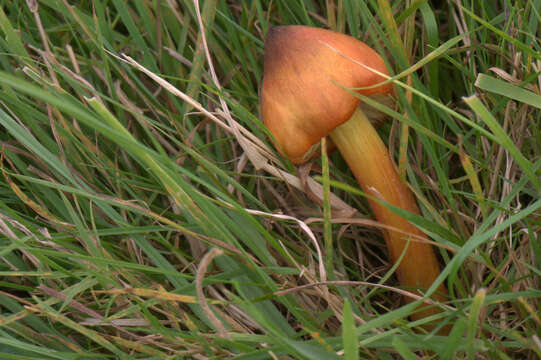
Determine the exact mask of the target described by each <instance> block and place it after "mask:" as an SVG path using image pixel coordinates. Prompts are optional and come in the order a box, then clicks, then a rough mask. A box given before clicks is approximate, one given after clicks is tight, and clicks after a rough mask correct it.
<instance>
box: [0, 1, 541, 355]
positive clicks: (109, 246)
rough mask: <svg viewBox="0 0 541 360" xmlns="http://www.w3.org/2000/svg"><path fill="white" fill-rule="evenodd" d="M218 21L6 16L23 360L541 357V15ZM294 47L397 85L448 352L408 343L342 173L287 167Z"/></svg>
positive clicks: (106, 5)
mask: <svg viewBox="0 0 541 360" xmlns="http://www.w3.org/2000/svg"><path fill="white" fill-rule="evenodd" d="M195 4H197V2H195V3H194V2H192V1H187V0H183V1H169V0H167V1H166V0H162V1H159V0H154V1H143V0H134V1H130V2H126V1H121V0H110V1H105V0H102V1H84V0H82V1H77V2H70V1H66V0H42V1H39V3H38V2H35V1H30V0H28V1H22V0H16V1H8V0H0V33H1V35H2V36H0V86H1V89H2V91H1V92H0V125H1V129H2V131H1V133H0V170H1V173H2V174H1V177H0V178H1V180H0V309H1V315H0V358H2V359H106V358H119V359H161V358H164V359H182V358H186V359H188V358H194V359H205V358H209V359H217V358H234V359H335V358H345V359H348V360H353V359H394V358H406V359H416V358H425V359H428V358H438V359H537V358H539V357H541V339H540V336H541V330H540V329H541V314H540V312H539V310H538V308H539V307H540V306H539V298H540V297H541V290H540V276H541V239H540V234H541V210H540V208H541V196H540V191H541V178H540V175H541V170H540V166H541V129H540V127H541V121H540V119H541V112H540V111H539V108H540V107H541V95H540V86H541V74H540V72H541V49H540V48H541V42H540V41H539V36H541V34H540V33H539V28H540V26H539V24H540V22H541V13H540V11H539V9H540V8H541V0H528V1H521V0H518V1H513V2H510V1H503V0H501V1H500V0H496V1H482V0H453V1H449V2H425V1H417V0H406V1H394V0H393V1H385V0H367V1H353V0H338V1H334V0H327V1H323V0H320V1H316V0H305V1H298V0H295V1H290V0H274V1H261V0H253V1H241V0H238V1H224V0H206V1H200V2H199V5H198V6H196V5H195ZM277 24H304V25H312V26H318V27H323V28H331V29H334V30H337V31H340V32H345V33H348V34H351V35H352V36H355V37H357V38H360V39H362V40H363V41H365V42H366V43H368V44H370V45H371V46H373V47H374V48H376V49H378V52H380V53H381V54H382V55H383V56H384V57H385V59H386V62H387V65H388V68H389V69H390V71H391V73H392V74H393V75H395V76H393V81H394V84H395V88H396V97H397V106H396V108H395V109H389V108H382V109H381V110H382V111H384V112H386V113H387V114H388V115H389V118H391V119H392V121H389V122H388V124H387V125H385V126H382V127H381V128H380V129H379V132H380V134H381V135H382V136H383V138H384V139H386V142H387V143H388V145H389V147H390V149H391V152H392V153H393V154H394V156H395V159H396V163H397V165H398V168H399V171H400V173H401V174H403V175H404V176H406V177H407V179H408V182H409V184H410V185H411V187H412V189H413V191H414V192H415V194H416V197H417V201H418V203H419V205H420V207H421V209H422V215H423V216H422V217H410V220H411V221H412V222H413V223H415V224H416V225H418V226H419V227H420V228H422V229H423V230H424V231H426V232H427V233H428V234H429V235H430V237H431V239H432V240H433V241H434V242H435V243H436V244H437V245H438V247H439V249H440V251H439V255H440V257H441V263H442V268H444V270H443V271H442V275H441V276H440V278H439V281H440V282H445V284H446V286H447V288H448V289H449V291H450V294H449V295H450V296H449V301H448V302H447V303H445V304H436V305H435V306H440V307H441V309H442V312H441V313H440V314H439V315H436V316H435V317H436V318H435V319H432V320H435V321H437V322H438V323H439V324H440V325H441V326H448V327H449V328H450V329H451V331H450V334H449V335H448V336H439V335H437V329H436V330H434V331H433V332H429V331H426V330H425V329H424V328H423V327H422V323H423V322H424V321H428V320H430V319H428V320H421V321H417V322H412V321H410V320H408V315H409V314H411V313H412V312H413V311H415V304H410V305H402V304H401V293H403V292H404V291H408V290H410V291H411V289H399V288H398V287H397V282H396V279H395V278H394V276H393V275H392V271H393V270H394V268H393V267H392V264H390V263H389V262H388V260H387V259H388V257H387V253H386V249H385V246H384V242H383V239H382V237H381V234H380V232H379V231H378V226H377V224H375V223H374V221H371V213H370V210H369V208H368V206H367V203H366V201H365V200H364V199H363V196H362V194H360V193H359V191H358V190H357V188H356V183H355V181H354V179H353V177H352V175H351V174H350V173H349V172H348V170H347V167H346V165H345V163H344V162H343V160H341V158H340V156H339V155H338V154H330V155H329V157H328V159H327V157H326V156H324V157H323V160H322V159H315V160H314V161H313V162H312V163H311V166H304V167H300V168H299V167H295V166H293V165H292V164H291V163H289V162H288V161H287V160H286V159H283V158H282V156H281V155H280V154H279V153H277V152H276V151H275V150H274V149H273V147H272V144H271V142H270V139H269V135H268V133H267V131H266V130H265V128H264V127H263V125H262V123H261V122H260V120H259V119H258V85H259V82H260V79H261V74H262V55H263V51H264V36H265V34H266V32H267V31H268V29H269V27H270V26H272V25H277ZM366 101H367V102H369V100H366ZM374 105H377V104H374ZM328 189H330V193H329V192H328ZM405 215H406V216H407V215H408V214H405ZM329 280H333V281H329ZM435 286H436V285H435ZM434 288H435V287H434Z"/></svg>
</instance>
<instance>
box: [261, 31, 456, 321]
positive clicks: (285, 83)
mask: <svg viewBox="0 0 541 360" xmlns="http://www.w3.org/2000/svg"><path fill="white" fill-rule="evenodd" d="M360 64H362V65H360ZM381 74H385V75H387V74H388V72H387V69H386V67H385V64H384V62H383V59H382V58H381V57H380V56H379V55H378V54H377V53H376V52H375V51H374V50H372V49H371V48H370V47H368V46H367V45H366V44H364V43H362V42H360V41H359V40H357V39H355V38H353V37H350V36H347V35H344V34H340V33H336V32H334V31H330V30H324V29H318V28H312V27H307V26H299V25H289V26H276V27H273V28H271V29H270V30H269V33H268V35H267V38H266V41H265V56H264V71H263V82H262V86H261V94H260V96H261V98H260V106H261V109H260V110H261V116H262V120H263V122H264V123H265V126H266V127H267V128H268V129H269V131H270V132H271V133H272V135H273V137H274V139H273V141H274V142H275V145H276V147H277V148H278V149H279V151H280V152H282V153H283V154H285V155H286V156H287V157H288V158H289V159H290V160H291V161H292V162H293V163H296V164H300V163H302V162H304V161H306V160H307V159H309V158H310V157H311V156H312V154H313V153H314V149H316V147H317V145H318V144H319V142H320V140H321V138H323V137H325V136H329V137H330V138H331V140H332V142H333V143H334V145H335V146H336V147H337V148H338V150H339V151H340V153H341V154H342V156H343V157H344V159H345V160H346V162H347V164H348V165H349V167H350V169H351V171H352V172H353V174H354V176H355V178H356V179H357V181H358V183H359V185H360V187H361V189H362V190H363V192H364V193H365V194H367V195H368V202H369V204H370V206H371V208H372V211H373V213H374V215H375V217H376V219H377V220H378V221H379V222H380V223H381V224H383V225H385V226H384V229H383V235H384V238H385V241H386V244H387V247H388V249H389V254H390V257H391V260H392V261H393V263H394V262H396V261H397V260H398V259H399V258H400V256H401V255H402V253H403V252H404V251H405V254H404V256H403V258H402V260H401V262H400V264H399V265H398V268H397V276H398V280H399V282H400V284H401V285H402V286H404V287H406V288H407V289H408V290H411V291H415V290H416V289H420V290H426V289H427V288H429V287H430V286H431V285H432V283H433V282H434V280H435V279H436V278H437V277H438V275H439V274H440V268H439V264H438V260H437V258H436V255H435V253H434V249H433V248H432V245H430V243H429V242H428V241H424V240H427V236H426V235H425V234H424V233H423V232H422V231H421V230H419V229H418V228H417V227H415V226H414V225H413V224H411V223H410V222H408V221H407V220H405V219H404V218H402V217H401V216H399V215H397V214H396V213H395V212H393V211H392V210H390V209H389V208H388V207H387V206H386V205H385V204H386V203H387V204H390V205H392V206H394V207H398V208H401V209H405V210H407V211H409V212H412V213H416V214H419V210H418V207H417V205H416V203H415V200H414V198H413V195H412V193H411V192H410V190H409V188H408V186H407V185H406V184H405V183H404V182H403V181H402V180H401V179H400V177H399V175H398V173H397V171H396V169H395V166H394V163H393V161H392V160H391V157H390V156H389V153H388V151H387V148H386V146H385V145H384V143H383V141H382V140H381V139H380V137H379V136H378V133H377V132H376V130H375V129H374V127H373V125H372V124H371V120H372V118H373V117H374V116H373V115H374V114H371V112H374V111H366V110H365V111H363V108H362V107H361V106H359V103H360V101H359V99H358V98H357V97H356V96H354V95H353V94H351V93H350V92H348V91H346V90H345V89H352V90H354V91H355V88H365V89H362V90H357V92H358V93H360V94H362V95H365V96H370V97H373V98H375V99H377V100H379V101H385V102H386V101H388V100H389V99H391V95H392V94H391V93H392V86H391V84H390V83H385V84H382V85H380V86H374V85H377V84H378V83H381V82H382V81H384V80H385V78H384V77H383V76H381ZM365 107H366V106H365ZM380 115H381V114H380ZM369 117H370V118H369ZM378 200H379V201H378ZM419 239H421V240H419ZM445 293H446V290H445V287H444V286H443V285H441V286H440V287H439V288H438V290H437V292H436V294H434V295H433V297H432V298H433V299H435V300H438V301H443V300H444V299H445V296H444V295H445ZM437 312H439V309H437V308H435V307H428V308H424V309H422V310H418V311H416V312H415V313H414V314H413V315H412V318H413V319H421V318H423V317H426V316H428V315H431V314H435V313H437Z"/></svg>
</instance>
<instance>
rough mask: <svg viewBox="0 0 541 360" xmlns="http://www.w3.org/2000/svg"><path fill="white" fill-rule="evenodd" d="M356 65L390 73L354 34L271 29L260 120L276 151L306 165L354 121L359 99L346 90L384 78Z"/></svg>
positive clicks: (384, 88) (381, 89)
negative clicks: (337, 129)
mask: <svg viewBox="0 0 541 360" xmlns="http://www.w3.org/2000/svg"><path fill="white" fill-rule="evenodd" d="M356 62H358V63H361V64H364V65H366V66H367V67H369V68H371V69H374V70H376V71H377V72H380V73H383V74H388V72H387V69H386V67H385V63H384V62H383V59H382V58H381V57H380V56H379V55H378V53H376V52H375V51H374V50H372V49H371V48H370V47H369V46H368V45H366V44H365V43H363V42H361V41H359V40H357V39H355V38H353V37H351V36H347V35H344V34H340V33H337V32H334V31H330V30H325V29H319V28H313V27H308V26H300V25H289V26H275V27H273V28H271V29H270V30H269V32H268V34H267V39H266V41H265V56H264V60H263V67H264V69H263V83H262V86H261V101H260V104H261V116H262V119H263V122H264V123H265V126H267V128H268V129H269V131H270V132H271V133H272V134H273V136H274V138H275V139H276V141H277V143H278V144H277V145H278V146H277V147H278V148H279V149H280V150H281V151H283V152H284V153H285V155H287V156H288V157H289V158H290V160H291V161H292V162H294V163H302V162H304V161H305V160H306V159H307V158H308V157H309V155H308V154H309V153H310V149H311V148H312V147H313V146H314V145H316V144H318V143H319V141H320V139H321V138H323V137H325V136H327V135H328V134H329V132H331V131H332V130H333V129H334V128H335V127H337V126H339V125H340V124H342V123H344V122H346V121H347V120H348V119H349V118H350V117H351V115H352V114H353V112H354V111H355V109H356V108H357V106H358V105H359V99H357V98H356V97H355V96H354V95H352V94H350V93H348V92H347V91H346V90H344V89H343V88H348V89H350V88H351V89H353V88H360V87H366V86H371V85H375V84H377V83H380V82H382V81H384V80H385V78H383V77H382V76H380V75H378V74H376V73H375V72H373V71H371V70H370V69H367V68H365V67H363V66H361V65H359V64H358V63H356ZM342 87H343V88H342ZM391 91H392V86H391V84H390V83H387V84H384V85H381V86H378V87H374V88H370V89H366V90H360V91H357V92H358V93H360V94H362V95H365V96H374V95H377V94H381V95H387V94H390V93H391Z"/></svg>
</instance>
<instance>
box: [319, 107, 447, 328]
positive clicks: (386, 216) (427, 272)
mask: <svg viewBox="0 0 541 360" xmlns="http://www.w3.org/2000/svg"><path fill="white" fill-rule="evenodd" d="M330 137H331V139H332V141H333V142H334V143H335V145H336V146H337V147H338V150H339V151H340V153H341V154H342V156H343V157H344V159H345V160H346V162H347V163H348V165H349V167H350V168H351V171H352V172H353V174H354V175H355V178H356V179H357V182H358V183H359V185H360V186H361V188H362V190H363V191H364V192H365V193H366V194H368V195H370V197H369V198H368V202H369V203H370V206H371V207H372V210H373V212H374V215H375V217H376V219H377V220H378V221H379V222H380V223H382V224H384V225H387V226H389V227H392V228H395V229H397V230H398V231H395V230H388V229H384V230H383V234H384V238H385V242H386V243H387V247H388V249H389V253H390V257H391V260H392V261H393V263H394V262H396V261H397V260H398V259H399V258H400V256H401V255H402V252H403V251H404V250H405V251H406V253H405V254H404V257H403V258H402V261H401V262H400V264H399V266H398V268H397V276H398V280H399V282H400V284H401V285H402V286H404V287H407V288H409V289H408V290H410V291H415V290H417V289H419V290H421V291H425V290H426V289H428V288H429V287H430V286H431V285H432V283H433V282H434V280H435V279H436V278H437V277H438V276H439V274H440V268H439V265H438V261H437V259H436V255H435V253H434V249H433V248H432V245H430V243H429V242H428V241H422V240H419V239H420V238H421V239H425V240H427V236H426V235H425V234H424V233H423V232H422V231H421V230H419V229H418V228H417V227H415V226H414V225H413V224H411V223H410V222H408V221H407V220H406V219H404V218H402V217H401V216H399V215H397V214H396V213H394V212H393V211H391V210H390V209H388V208H387V207H385V205H384V204H382V203H381V202H378V201H375V200H373V199H371V197H373V198H376V199H380V200H383V201H384V202H386V203H389V204H391V205H393V206H396V207H399V208H401V209H404V210H407V211H410V212H412V213H416V214H419V209H418V208H417V205H416V203H415V200H414V198H413V195H412V193H411V192H410V190H409V189H408V187H407V185H406V184H405V183H404V182H403V181H402V180H401V179H400V177H399V176H398V173H397V171H396V169H395V166H394V164H393V162H392V161H391V158H390V156H389V152H388V151H387V148H386V147H385V144H384V143H383V141H382V140H381V139H380V137H379V135H378V133H377V132H376V130H375V129H374V127H373V126H372V124H371V123H370V120H369V119H368V118H367V117H366V115H365V114H364V112H363V111H362V110H361V109H360V108H357V110H356V111H355V112H354V114H353V116H352V117H351V118H350V119H349V120H348V121H346V122H345V123H343V124H342V125H340V126H338V127H336V128H335V129H334V130H333V131H332V132H331V133H330ZM408 234H411V237H409V239H411V240H409V241H408ZM406 247H407V249H406ZM444 294H446V290H445V287H444V286H443V285H441V286H440V287H439V288H438V290H437V293H436V294H434V295H433V296H432V298H433V299H434V300H438V301H443V300H445V297H444ZM438 312H439V309H437V308H435V307H434V306H431V307H427V308H424V309H422V310H418V311H417V312H415V313H414V314H412V318H413V319H421V318H424V317H426V316H429V315H431V314H435V313H438Z"/></svg>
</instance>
